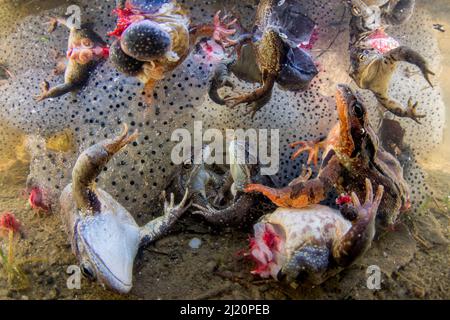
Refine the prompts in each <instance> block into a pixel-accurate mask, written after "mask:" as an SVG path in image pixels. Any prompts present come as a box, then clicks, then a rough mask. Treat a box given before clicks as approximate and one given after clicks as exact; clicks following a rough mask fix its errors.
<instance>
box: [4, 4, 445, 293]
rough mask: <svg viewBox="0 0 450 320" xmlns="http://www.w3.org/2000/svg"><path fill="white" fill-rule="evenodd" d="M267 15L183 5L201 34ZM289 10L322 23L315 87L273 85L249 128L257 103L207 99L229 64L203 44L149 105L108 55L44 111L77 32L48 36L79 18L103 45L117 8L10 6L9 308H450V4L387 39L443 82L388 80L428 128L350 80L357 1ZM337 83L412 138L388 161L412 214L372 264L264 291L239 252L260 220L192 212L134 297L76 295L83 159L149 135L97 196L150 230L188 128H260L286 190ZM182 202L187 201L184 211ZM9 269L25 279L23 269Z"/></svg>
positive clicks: (378, 242) (413, 77)
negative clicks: (299, 304) (133, 135)
mask: <svg viewBox="0 0 450 320" xmlns="http://www.w3.org/2000/svg"><path fill="white" fill-rule="evenodd" d="M149 2H150V3H153V4H155V3H160V1H153V2H152V1H149ZM162 2H165V1H162ZM258 2H259V1H257V0H246V1H235V0H231V1H220V0H213V1H203V0H198V1H194V0H184V1H179V3H180V4H181V5H182V6H183V7H184V8H186V10H188V11H186V12H189V17H190V18H191V25H200V24H202V23H209V22H211V21H212V20H213V16H214V14H215V12H217V11H218V10H222V11H225V12H230V13H233V14H234V15H235V16H236V17H237V18H238V19H239V21H240V22H241V24H242V26H243V27H244V28H246V29H251V28H252V25H253V22H254V20H255V18H254V17H255V13H256V8H257V6H258ZM287 2H289V1H287ZM293 2H297V5H299V6H300V9H301V10H302V12H303V13H304V14H305V15H307V16H308V17H309V18H310V19H311V20H312V21H314V23H315V24H316V28H315V31H314V34H313V38H314V39H315V38H317V39H315V41H313V43H312V48H311V49H310V51H309V53H310V55H311V57H312V59H313V60H314V62H315V64H316V66H317V70H318V74H317V76H316V77H314V79H313V80H312V81H311V83H310V85H309V87H308V89H307V90H306V91H303V92H291V91H286V90H282V89H281V88H280V86H279V85H278V84H276V85H275V86H274V89H273V93H272V96H271V99H270V100H269V102H267V103H266V104H265V105H264V106H263V107H262V108H261V109H260V110H259V111H258V112H257V113H256V114H255V116H254V117H251V115H250V113H249V112H248V111H249V110H248V108H247V109H246V107H245V106H239V107H236V108H228V107H226V106H222V105H218V104H216V103H214V102H213V101H212V100H211V99H210V98H209V97H208V88H209V84H210V81H211V76H212V74H213V73H214V70H215V67H216V66H217V65H218V63H219V62H220V61H222V60H224V59H226V58H227V56H226V55H227V53H229V52H228V51H224V50H223V49H222V48H221V47H220V46H218V45H216V44H215V43H214V42H213V41H211V40H209V41H208V42H205V41H206V40H205V39H203V40H202V42H201V43H200V44H199V45H197V46H194V48H193V49H192V50H191V52H190V53H189V55H187V56H186V58H185V59H184V61H182V63H180V65H178V66H177V67H176V68H174V69H173V70H169V71H168V72H167V73H166V74H165V77H164V78H163V79H161V80H160V81H158V82H157V84H156V86H155V88H154V92H153V94H151V96H152V97H153V99H152V100H153V101H152V103H151V104H152V105H151V106H148V105H147V104H148V100H146V95H145V94H144V93H143V90H144V86H143V84H142V83H141V82H140V81H139V80H138V79H137V78H136V77H133V76H126V75H124V74H122V73H120V72H119V71H117V69H116V68H114V66H113V64H112V63H111V61H104V60H106V59H104V56H101V54H100V53H99V57H98V59H99V61H100V63H99V65H98V66H97V67H96V68H95V69H93V71H92V72H91V74H90V77H89V80H88V81H87V83H86V84H85V85H84V86H82V87H81V88H79V89H78V90H74V91H73V92H69V93H67V94H65V95H62V96H60V97H56V98H50V99H47V100H44V101H37V100H36V99H35V96H37V95H39V93H40V92H41V90H42V88H41V83H42V82H43V81H44V80H45V81H47V82H48V83H49V85H50V87H54V86H56V85H58V84H60V83H63V81H64V75H63V74H62V73H61V71H63V70H64V68H65V67H66V64H65V63H66V62H65V58H66V51H67V41H68V40H67V39H68V37H69V31H68V29H66V28H64V27H57V28H56V29H55V30H54V31H53V32H51V33H49V32H48V29H49V23H48V21H50V19H51V17H55V16H62V15H64V14H65V13H66V10H67V8H69V7H72V8H74V7H75V8H76V9H74V10H75V11H76V10H79V12H80V14H81V21H82V22H83V23H85V22H89V23H91V26H93V30H94V31H95V32H96V33H97V34H98V35H100V37H101V38H102V39H104V41H106V43H107V44H104V46H105V47H106V46H107V45H108V46H109V45H111V44H112V43H113V40H114V38H113V37H110V36H107V34H108V32H110V31H112V30H113V29H114V27H115V24H116V19H117V16H116V14H114V13H113V12H112V11H113V9H114V8H115V1H112V0H95V1H92V0H91V1H84V0H79V1H63V0H59V1H58V0H44V1H33V0H23V1H20V0H11V1H9V0H0V111H1V112H0V214H1V213H5V212H10V213H13V214H14V216H15V217H16V218H17V219H19V220H20V223H21V234H20V235H19V234H17V236H16V237H14V238H13V240H10V239H8V237H7V236H6V235H5V234H0V235H2V237H0V248H1V253H3V254H4V256H3V257H2V260H1V261H2V263H1V264H0V299H111V298H112V299H308V298H309V299H349V298H350V299H351V298H353V299H405V298H406V299H448V298H450V297H449V279H450V276H449V265H450V264H449V262H450V259H449V254H448V252H449V251H448V244H449V242H448V241H449V206H450V191H449V190H450V169H449V168H450V128H449V126H448V123H449V122H448V121H449V120H450V115H449V113H448V112H447V111H448V106H449V105H450V2H449V1H448V0H435V1H425V0H417V1H416V7H415V10H414V13H413V15H412V17H411V18H410V19H409V20H408V21H407V22H405V23H404V24H402V25H394V26H389V27H388V28H387V29H386V32H387V33H389V34H390V35H391V36H393V37H394V38H395V39H396V40H397V41H398V42H399V43H400V44H402V45H405V46H408V47H410V48H412V49H413V50H415V51H417V52H418V53H419V54H421V55H422V56H423V57H424V58H425V60H426V61H427V62H428V66H429V68H430V70H432V71H433V73H434V75H433V76H431V82H432V84H433V87H430V86H429V85H428V84H427V82H426V81H425V80H424V79H423V78H422V77H421V75H420V72H419V71H418V69H417V68H416V67H415V66H412V65H410V64H407V63H405V62H402V63H400V64H399V67H398V68H397V69H396V71H395V72H394V75H393V79H392V81H391V86H390V89H389V94H390V95H391V96H392V97H394V98H395V99H397V100H398V101H402V102H404V103H403V104H404V105H406V102H407V101H408V99H409V98H410V97H411V98H412V100H413V101H417V102H418V113H419V114H423V115H425V117H424V118H423V119H420V122H421V124H418V123H416V122H414V121H413V120H411V119H407V118H400V117H396V116H393V115H392V114H390V113H388V112H386V113H383V112H380V110H381V108H380V105H379V103H378V101H377V99H376V98H375V96H374V94H373V93H372V92H370V91H369V90H363V89H360V88H358V87H357V85H356V83H355V82H354V81H353V80H352V78H351V77H350V76H349V70H350V55H349V48H348V44H349V33H350V31H349V24H350V18H351V10H350V9H349V8H348V7H347V5H346V4H345V1H338V0H333V1H322V0H310V1H293ZM394 2H395V1H394ZM77 8H78V9H77ZM75 11H71V12H72V13H73V12H75ZM239 32H243V31H242V30H239ZM102 46H103V44H102ZM102 52H103V51H102ZM110 52H111V50H110ZM211 52H212V53H211ZM266 54H268V53H266ZM252 62H253V61H252ZM55 67H59V68H57V69H59V71H60V72H59V73H58V72H55ZM157 71H158V70H156V71H155V70H152V72H156V73H157ZM231 81H232V82H233V83H234V85H235V87H234V89H230V88H226V89H225V92H222V91H220V92H221V94H223V95H226V94H231V95H233V94H238V93H240V92H249V91H251V90H254V89H255V88H256V87H257V86H258V85H255V84H249V83H246V82H244V81H242V80H239V79H238V78H237V77H236V76H235V75H233V76H232V77H231ZM338 84H345V85H348V86H349V87H350V88H351V89H352V90H353V91H356V92H358V99H360V100H361V102H362V103H363V104H364V106H365V107H366V108H367V110H368V113H369V118H370V122H371V123H372V126H373V127H374V128H375V129H376V130H375V131H376V132H378V135H379V136H380V137H382V136H383V132H379V130H378V129H379V124H380V123H381V120H382V119H390V120H395V121H394V123H395V124H399V125H400V126H401V128H402V129H403V130H404V138H403V139H401V138H400V140H398V139H397V140H396V139H395V138H397V137H395V138H394V139H393V140H395V141H400V143H399V144H398V145H394V146H392V149H393V150H394V153H396V156H398V159H399V163H400V165H401V166H402V167H403V170H404V178H405V180H406V182H407V183H408V185H409V187H410V189H411V199H410V200H411V208H410V209H409V210H408V211H406V212H405V213H402V214H401V215H400V217H399V221H398V223H397V224H396V225H395V227H394V228H393V230H391V229H389V230H385V229H382V228H378V227H377V228H378V229H377V235H376V237H375V239H374V240H373V242H372V245H371V248H370V249H369V250H368V251H367V252H366V253H365V254H364V255H363V256H362V257H361V259H359V260H357V261H356V262H355V263H354V264H352V265H351V266H350V267H348V268H346V269H345V270H343V271H342V272H340V273H339V274H338V275H335V276H333V277H330V278H329V279H328V280H327V281H325V282H324V283H322V284H321V285H307V284H305V285H302V284H301V283H300V284H295V285H294V284H287V283H285V282H278V281H275V280H273V279H270V278H268V279H261V278H259V277H257V276H255V275H252V274H251V270H253V269H254V267H255V266H254V262H253V261H252V260H251V259H249V258H248V257H247V256H246V254H243V252H248V251H249V250H248V248H249V235H250V234H252V232H253V229H252V225H253V224H254V223H255V222H256V218H257V217H256V218H255V219H253V220H251V219H250V221H247V223H246V224H243V225H241V226H239V227H231V226H213V225H211V224H210V223H208V222H207V221H205V219H202V218H201V217H199V216H198V215H193V214H192V212H193V211H196V210H195V209H194V208H191V209H189V210H188V211H187V212H186V213H185V214H184V215H183V217H182V218H180V219H179V220H178V221H177V222H176V223H175V224H174V225H173V227H172V228H171V230H170V232H168V233H167V235H165V236H164V237H162V238H160V239H159V240H158V241H156V242H153V243H151V244H150V245H148V246H146V247H145V248H143V249H142V250H140V251H139V253H138V255H137V257H136V259H135V263H134V268H133V288H132V289H131V291H130V292H129V293H128V294H118V293H115V292H113V291H112V290H110V289H107V288H104V287H103V286H101V285H100V284H99V283H98V281H94V282H91V281H88V280H87V279H86V278H84V277H83V278H82V279H81V287H80V288H79V289H73V288H72V289H71V288H69V287H68V285H67V279H68V277H69V275H68V274H67V268H68V267H69V266H71V265H75V266H76V265H79V261H78V259H77V257H76V256H75V255H74V254H73V252H72V248H71V241H70V238H69V234H68V232H67V231H68V230H67V228H65V223H64V222H63V219H62V218H63V217H64V216H63V214H62V211H63V208H61V204H60V201H59V197H60V195H61V193H62V191H63V189H64V188H65V187H66V186H67V185H68V184H69V183H71V182H72V169H73V167H74V165H75V163H76V161H77V158H78V156H79V155H80V154H81V153H82V152H83V151H84V150H86V149H87V148H88V147H90V146H92V145H94V144H95V143H98V142H100V141H102V140H104V139H107V138H112V137H114V136H115V135H117V134H118V132H120V129H121V128H122V126H123V124H124V123H126V124H128V126H129V129H130V130H138V132H139V136H138V138H137V140H136V141H134V142H132V143H130V145H128V146H127V147H126V148H124V151H122V152H120V153H117V155H115V156H114V157H113V158H112V159H111V160H110V162H109V163H108V164H107V165H106V166H105V167H104V168H103V165H102V169H100V170H101V174H100V175H99V177H98V178H97V179H96V180H95V184H96V186H98V187H99V188H102V189H104V190H105V191H106V192H108V193H109V194H110V195H111V196H112V197H113V198H114V199H116V200H117V201H118V202H119V203H120V204H121V205H122V206H123V207H124V208H125V209H126V210H128V211H129V212H130V213H131V215H132V216H133V218H134V219H136V221H137V223H138V224H139V225H144V224H145V223H147V222H148V221H151V220H152V219H154V218H156V217H157V216H160V215H161V214H162V212H163V211H162V210H163V206H162V203H163V201H162V198H161V193H162V191H163V190H165V189H167V190H168V191H169V192H170V191H172V190H171V189H170V190H169V189H168V182H169V180H171V179H173V178H174V173H175V178H177V177H178V176H179V174H178V173H179V171H177V170H179V168H180V167H181V166H182V165H176V164H174V163H173V158H172V157H171V155H172V150H173V147H174V146H175V141H172V140H173V139H172V135H173V133H174V132H176V130H180V129H186V130H187V131H186V132H188V133H189V135H190V134H191V133H192V134H194V132H195V131H196V130H197V129H199V128H198V126H199V125H201V126H202V129H203V132H206V130H207V129H216V133H217V132H222V133H223V137H225V136H226V134H225V130H226V129H238V128H242V129H256V130H259V131H258V132H259V133H260V134H261V132H264V131H261V129H265V130H276V132H278V135H279V139H278V140H277V141H276V143H277V145H278V148H279V152H277V151H276V149H272V150H275V151H274V152H275V153H276V154H277V156H276V157H275V158H273V159H275V161H276V162H277V164H279V170H278V172H276V173H275V174H273V175H272V176H271V179H270V180H271V181H272V182H273V184H274V185H275V186H276V187H282V186H286V185H287V184H288V183H289V182H290V181H292V180H293V179H294V178H296V177H298V175H299V172H301V170H302V167H305V166H306V165H307V164H306V162H307V157H306V156H305V155H302V156H301V157H299V158H298V159H296V160H295V161H292V160H291V159H290V157H291V155H292V152H293V149H291V148H290V147H289V144H291V143H293V142H295V141H298V140H316V139H319V138H324V137H325V136H326V135H327V133H328V132H329V131H330V130H331V129H332V128H333V126H334V125H335V123H336V122H337V120H338V113H337V111H336V102H335V96H336V89H337V85H338ZM130 132H131V131H130ZM272 132H275V131H272ZM387 136H388V138H389V134H388V135H387ZM390 138H392V137H390ZM380 139H381V138H380ZM385 139H387V138H385ZM381 142H382V143H383V142H384V141H381ZM397 151H398V152H397ZM313 174H314V175H315V174H317V172H316V171H314V173H313ZM175 180H177V179H175ZM172 187H173V186H172ZM30 194H31V195H32V196H33V197H34V198H33V199H32V201H30ZM181 196H182V195H180V194H177V196H176V200H177V201H176V202H177V203H178V202H179V201H181ZM335 196H336V193H332V194H329V195H327V199H325V201H323V203H324V204H329V205H333V204H334V203H335ZM31 203H33V205H32V204H31ZM36 207H41V208H40V210H39V208H36ZM268 210H269V211H270V210H272V211H273V208H272V207H270V205H269V201H267V199H265V198H264V197H258V203H256V204H255V205H254V206H253V207H252V208H251V210H249V213H251V214H252V216H258V215H262V213H263V212H264V213H267V211H268ZM3 233H4V232H3ZM69 233H70V232H69ZM114 236H117V234H113V237H114ZM10 249H12V251H11V250H10ZM8 251H10V252H9V253H10V254H9V255H8ZM8 259H10V260H11V261H9V262H8ZM373 265H376V266H379V268H380V270H381V277H382V282H381V289H380V290H371V289H369V288H367V286H366V281H367V275H366V271H367V268H368V267H369V266H373ZM11 266H17V267H18V269H17V270H19V271H11V268H10V267H11Z"/></svg>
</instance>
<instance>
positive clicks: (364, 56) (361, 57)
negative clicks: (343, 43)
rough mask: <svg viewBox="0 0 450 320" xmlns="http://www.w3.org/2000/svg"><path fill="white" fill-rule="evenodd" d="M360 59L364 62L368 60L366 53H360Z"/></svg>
mask: <svg viewBox="0 0 450 320" xmlns="http://www.w3.org/2000/svg"><path fill="white" fill-rule="evenodd" d="M358 59H359V61H364V60H366V55H365V54H364V53H360V54H359V55H358Z"/></svg>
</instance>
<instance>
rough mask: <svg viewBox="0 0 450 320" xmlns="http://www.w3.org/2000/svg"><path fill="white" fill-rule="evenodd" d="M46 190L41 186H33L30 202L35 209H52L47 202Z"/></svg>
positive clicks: (46, 210) (47, 210) (45, 210)
mask: <svg viewBox="0 0 450 320" xmlns="http://www.w3.org/2000/svg"><path fill="white" fill-rule="evenodd" d="M45 198H46V197H45V195H44V192H43V191H42V189H41V188H39V187H33V188H32V189H31V191H30V195H29V197H28V202H29V204H30V206H31V208H32V209H33V210H41V211H44V212H49V211H50V206H49V205H47V204H46V200H45Z"/></svg>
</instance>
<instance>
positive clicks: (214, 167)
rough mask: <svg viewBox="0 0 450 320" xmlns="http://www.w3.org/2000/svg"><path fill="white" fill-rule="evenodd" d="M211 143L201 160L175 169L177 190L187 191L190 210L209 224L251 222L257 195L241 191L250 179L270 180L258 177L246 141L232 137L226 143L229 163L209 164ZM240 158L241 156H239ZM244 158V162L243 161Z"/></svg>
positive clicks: (252, 180) (261, 181)
mask: <svg viewBox="0 0 450 320" xmlns="http://www.w3.org/2000/svg"><path fill="white" fill-rule="evenodd" d="M210 153H211V150H210V146H209V145H208V146H205V147H204V148H203V155H204V158H203V159H205V160H204V162H203V163H201V164H196V165H190V166H184V167H182V169H181V172H180V170H178V171H176V173H175V175H174V176H176V177H177V179H176V180H177V186H178V188H177V190H178V192H177V193H181V194H182V193H184V192H185V189H186V187H188V188H189V190H190V197H191V201H192V206H193V207H195V208H196V209H197V210H194V211H193V212H192V213H193V214H194V215H199V216H202V217H203V218H204V219H205V220H206V221H207V222H208V223H210V224H212V225H215V226H218V227H224V226H240V225H243V224H245V223H246V222H248V221H250V220H251V218H252V217H250V216H249V213H250V210H251V208H252V207H254V206H255V202H256V201H257V197H255V195H252V194H248V193H245V192H244V187H245V186H246V185H247V184H248V183H251V182H260V183H270V182H271V181H270V179H269V178H268V177H265V176H261V175H260V173H259V165H258V163H257V159H256V157H255V156H253V154H252V152H250V150H249V147H248V144H245V143H243V142H242V141H238V140H236V139H234V140H232V141H231V143H230V144H229V146H228V155H227V156H228V157H229V158H228V159H229V160H228V162H227V163H229V165H225V164H217V163H212V161H210V160H207V159H208V157H209V156H210ZM241 157H242V158H241ZM244 157H245V161H243V159H244Z"/></svg>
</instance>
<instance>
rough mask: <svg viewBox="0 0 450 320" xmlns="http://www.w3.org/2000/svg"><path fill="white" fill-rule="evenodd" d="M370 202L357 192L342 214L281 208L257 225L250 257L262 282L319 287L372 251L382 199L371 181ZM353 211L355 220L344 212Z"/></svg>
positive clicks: (326, 209)
mask: <svg viewBox="0 0 450 320" xmlns="http://www.w3.org/2000/svg"><path fill="white" fill-rule="evenodd" d="M365 183H366V186H365V188H366V194H365V203H363V204H361V203H360V201H359V198H358V196H357V195H356V194H355V193H352V196H351V198H350V199H351V200H350V202H349V203H346V204H342V207H341V212H340V211H338V210H335V209H332V208H330V207H326V206H322V205H311V206H307V207H305V208H301V209H293V208H278V209H277V210H276V211H275V212H273V213H271V214H268V215H265V216H264V217H262V218H261V219H260V221H259V222H258V223H257V224H255V226H254V228H253V229H254V238H253V239H251V243H250V255H251V257H252V258H253V259H254V260H255V262H256V263H257V267H256V269H255V270H253V271H252V273H253V274H257V275H259V276H261V277H263V278H267V277H270V276H272V277H273V278H274V279H276V280H284V279H285V280H286V281H287V282H300V283H308V284H313V285H319V284H321V283H323V282H324V281H325V280H327V279H328V278H329V277H331V276H334V275H335V274H337V273H338V272H340V271H341V270H343V269H344V268H346V267H348V266H349V265H351V264H352V263H354V262H355V260H357V259H358V258H359V257H361V256H362V255H363V254H364V253H365V252H366V251H367V249H368V248H369V247H370V245H371V243H372V240H373V238H374V235H375V217H376V215H377V210H378V207H379V205H380V202H381V198H382V196H383V187H382V186H378V188H377V191H376V196H375V198H374V194H373V191H372V184H371V182H370V181H369V180H368V179H366V182H365ZM349 210H351V211H352V212H353V216H352V219H349V218H348V217H347V216H346V214H343V213H344V212H348V211H349Z"/></svg>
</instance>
